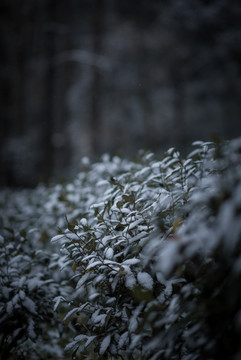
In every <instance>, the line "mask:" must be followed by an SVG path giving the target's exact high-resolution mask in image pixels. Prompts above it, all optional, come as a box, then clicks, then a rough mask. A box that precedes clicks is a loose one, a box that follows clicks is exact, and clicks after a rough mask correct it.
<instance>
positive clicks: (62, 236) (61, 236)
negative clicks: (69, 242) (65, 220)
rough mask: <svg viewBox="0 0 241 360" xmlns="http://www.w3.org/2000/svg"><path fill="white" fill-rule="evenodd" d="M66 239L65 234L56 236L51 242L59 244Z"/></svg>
mask: <svg viewBox="0 0 241 360" xmlns="http://www.w3.org/2000/svg"><path fill="white" fill-rule="evenodd" d="M64 237H65V235H64V234H61V235H55V236H54V237H53V238H52V239H51V242H52V243H55V242H58V241H59V240H60V239H63V238H64Z"/></svg>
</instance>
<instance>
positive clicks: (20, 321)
mask: <svg viewBox="0 0 241 360" xmlns="http://www.w3.org/2000/svg"><path fill="white" fill-rule="evenodd" d="M0 245H1V246H0V284H1V292H0V349H1V350H0V355H1V359H4V360H7V359H41V358H52V359H59V358H60V357H61V354H62V349H61V346H60V345H61V339H60V333H59V331H60V330H61V324H60V322H59V321H58V320H57V317H56V316H54V314H53V311H52V303H53V298H54V297H55V296H56V295H58V294H59V290H60V289H59V284H58V283H57V282H56V281H54V279H53V274H52V273H53V271H52V270H51V257H50V255H49V254H48V253H47V252H45V251H42V250H38V249H36V248H35V249H34V248H32V247H31V243H30V242H29V241H28V239H27V234H26V233H24V232H22V233H21V234H20V233H16V232H14V231H12V230H10V229H8V230H4V231H3V232H2V235H1V236H0ZM62 290H64V289H62Z"/></svg>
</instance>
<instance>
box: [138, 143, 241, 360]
mask: <svg viewBox="0 0 241 360" xmlns="http://www.w3.org/2000/svg"><path fill="white" fill-rule="evenodd" d="M219 150H220V151H221V153H219V154H218V155H219V157H218V158H216V159H215V160H214V159H213V161H211V162H210V159H209V161H208V162H207V167H208V168H209V171H208V173H206V174H202V176H201V179H200V181H199V182H198V183H197V185H196V187H195V191H193V192H192V194H191V196H190V199H189V201H188V203H187V205H186V206H185V207H184V209H183V214H184V216H185V221H183V224H182V225H181V226H179V228H178V229H177V231H176V232H175V236H174V237H173V236H169V237H168V238H167V239H166V240H165V239H164V238H163V237H162V236H157V237H156V238H153V239H152V240H150V241H149V242H148V244H147V245H146V248H145V251H144V253H145V255H146V257H145V260H146V262H147V263H149V264H152V274H156V277H157V279H158V281H160V283H162V284H163V285H165V286H164V287H163V288H162V289H161V291H160V292H159V294H158V295H157V297H156V298H155V299H154V300H153V301H150V302H149V303H148V304H147V306H146V308H145V310H144V316H143V321H142V323H141V325H140V327H139V329H138V330H137V333H138V343H141V344H142V345H143V348H144V349H143V352H144V353H145V355H146V356H147V357H148V358H150V359H177V358H178V359H185V360H189V359H190V360H195V359H221V358H223V359H233V360H237V359H239V358H240V357H241V345H240V338H241V288H240V283H241V140H240V139H239V140H235V141H232V142H230V143H229V144H228V145H226V146H224V147H222V148H221V149H219ZM150 329H151V331H150ZM133 345H134V344H133Z"/></svg>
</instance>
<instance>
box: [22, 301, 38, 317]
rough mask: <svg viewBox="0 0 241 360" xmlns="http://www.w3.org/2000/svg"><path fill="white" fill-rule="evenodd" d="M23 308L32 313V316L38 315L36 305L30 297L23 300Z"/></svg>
mask: <svg viewBox="0 0 241 360" xmlns="http://www.w3.org/2000/svg"><path fill="white" fill-rule="evenodd" d="M23 306H24V307H25V308H26V309H27V310H28V311H30V312H31V313H32V314H36V305H35V303H34V302H33V300H31V299H30V298H29V297H26V298H25V299H24V300H23Z"/></svg>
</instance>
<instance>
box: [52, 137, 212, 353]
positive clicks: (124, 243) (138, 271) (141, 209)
mask: <svg viewBox="0 0 241 360" xmlns="http://www.w3.org/2000/svg"><path fill="white" fill-rule="evenodd" d="M196 145H197V146H198V148H197V149H196V150H195V151H194V152H193V153H192V154H191V155H190V156H189V157H188V158H187V159H186V160H185V159H184V160H183V159H181V157H180V154H179V153H178V152H177V151H176V150H175V149H170V150H169V151H168V152H167V154H166V156H165V157H164V159H163V160H161V161H158V160H156V159H154V157H153V155H152V154H143V155H142V157H141V158H140V160H139V162H137V163H134V162H129V163H125V164H124V166H121V165H122V163H121V160H120V159H118V158H115V159H114V160H113V162H114V164H118V165H119V175H118V174H117V175H116V176H114V177H113V176H112V177H110V173H111V171H108V169H109V168H111V167H113V163H111V162H110V161H108V162H107V163H105V162H102V163H99V164H94V165H92V166H90V168H89V170H88V172H87V173H86V174H85V180H86V179H88V181H87V182H86V183H82V184H80V188H81V190H82V192H83V195H82V196H86V200H85V201H86V202H87V204H88V207H86V208H85V211H84V213H83V215H82V216H81V218H80V219H79V220H77V221H74V222H69V224H68V228H67V229H66V230H65V231H63V232H62V233H60V234H59V235H56V236H55V237H54V238H53V239H52V241H53V242H60V243H61V244H62V252H63V254H64V257H65V262H66V266H69V265H70V266H72V269H73V271H74V275H73V278H72V280H73V284H74V290H73V295H72V297H71V298H70V299H69V298H68V299H64V298H63V297H58V298H56V308H57V306H58V304H59V303H60V302H63V301H66V302H67V303H68V304H69V305H68V306H69V312H68V313H66V314H65V315H64V320H65V321H68V322H71V323H72V324H73V325H74V327H75V329H76V332H77V334H76V336H75V338H74V339H73V341H72V342H71V343H70V344H68V345H67V347H66V350H70V351H71V352H72V355H77V354H78V356H79V358H85V356H88V353H89V352H91V353H92V356H94V355H93V354H94V353H95V354H96V356H97V358H100V357H101V356H107V355H108V354H109V355H111V356H114V357H118V356H121V357H125V356H128V358H130V357H132V358H136V359H139V358H140V356H142V358H143V359H144V357H145V353H143V344H142V343H141V342H140V341H138V340H139V339H140V336H141V335H140V336H139V335H137V332H138V329H139V326H140V325H141V323H142V322H143V319H144V317H145V311H146V307H147V303H149V302H151V303H153V301H154V302H157V303H158V305H159V303H160V302H159V300H158V296H159V294H160V293H163V294H164V288H165V285H164V284H163V283H162V282H160V281H159V278H158V277H157V274H155V273H154V272H153V269H152V268H153V265H152V264H151V263H148V262H147V261H146V260H145V254H143V247H144V246H145V245H146V243H149V241H150V238H153V237H156V236H158V234H160V232H161V233H162V236H163V239H166V238H167V237H168V236H169V237H174V236H175V232H176V229H177V228H178V226H179V225H180V224H181V223H182V221H183V218H182V216H183V210H182V209H183V206H184V205H185V204H186V203H187V202H188V199H189V197H190V195H191V194H192V193H193V191H194V189H195V184H196V182H197V180H198V179H199V178H200V177H201V176H202V174H205V173H207V172H208V171H209V170H208V168H206V167H205V166H204V159H205V161H206V158H208V157H210V161H211V157H212V153H213V150H212V145H211V144H204V143H197V144H196ZM208 145H209V147H208ZM100 170H101V171H100ZM93 179H94V180H93ZM93 183H94V184H93ZM89 184H91V185H89ZM92 184H93V185H92ZM92 186H93V187H92ZM93 189H95V191H93ZM163 296H164V295H163ZM151 331H152V330H151V328H150V327H149V328H147V332H148V333H151ZM133 344H136V346H133Z"/></svg>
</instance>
